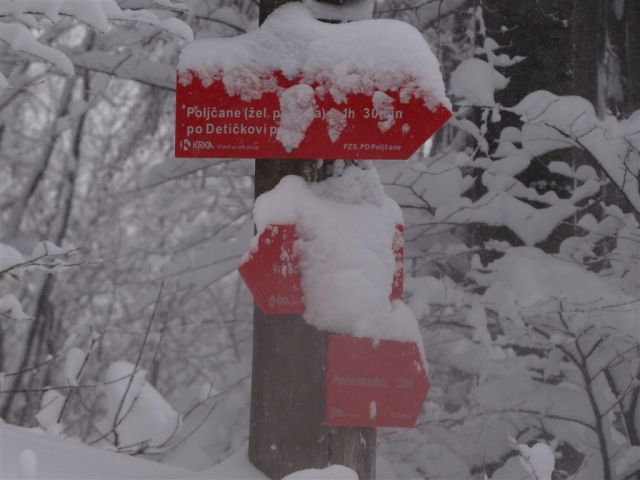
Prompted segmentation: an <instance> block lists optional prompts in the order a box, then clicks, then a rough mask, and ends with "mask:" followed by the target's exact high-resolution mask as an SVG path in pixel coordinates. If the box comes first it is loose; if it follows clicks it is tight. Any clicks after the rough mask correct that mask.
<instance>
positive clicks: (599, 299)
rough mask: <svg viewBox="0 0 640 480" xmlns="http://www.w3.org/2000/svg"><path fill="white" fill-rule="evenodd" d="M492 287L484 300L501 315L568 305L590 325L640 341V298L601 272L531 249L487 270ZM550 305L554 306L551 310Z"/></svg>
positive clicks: (509, 253) (510, 254)
mask: <svg viewBox="0 0 640 480" xmlns="http://www.w3.org/2000/svg"><path fill="white" fill-rule="evenodd" d="M487 268H488V269H489V270H490V271H491V272H492V273H491V274H489V276H488V277H487V280H489V283H490V285H491V286H490V287H489V288H488V289H487V291H486V292H485V294H484V301H485V302H487V304H489V305H493V306H494V308H495V309H496V310H497V311H498V312H499V314H500V316H504V317H511V318H514V319H517V318H520V315H521V313H522V312H524V311H526V309H533V310H534V311H536V312H539V313H544V311H545V309H551V310H550V311H553V310H556V311H557V309H558V307H557V305H556V304H557V303H558V302H561V303H562V304H564V305H565V306H566V307H569V306H571V307H572V308H573V307H576V306H577V307H578V308H580V309H582V310H584V311H585V312H586V313H585V314H587V313H588V316H589V320H590V322H594V323H599V324H600V325H601V326H604V325H605V324H611V325H615V327H616V328H617V329H618V330H620V331H622V332H624V333H626V334H627V335H629V336H630V337H632V338H640V305H639V304H638V302H637V299H635V298H634V297H631V296H628V295H626V294H624V293H623V292H621V291H620V290H618V289H617V288H614V287H612V286H611V285H609V284H608V283H607V282H606V281H605V280H604V279H603V278H601V277H599V276H598V275H596V274H595V273H592V272H588V271H585V270H584V268H582V267H580V266H579V265H575V264H574V263H572V262H569V261H563V260H560V259H558V258H557V257H554V256H552V255H548V254H546V253H544V252H543V251H542V250H539V249H537V248H530V247H518V248H511V249H509V250H508V251H507V253H506V254H505V255H504V256H503V257H502V258H500V259H498V260H496V261H495V262H493V263H491V264H489V265H488V267H487ZM545 304H548V306H546V307H545Z"/></svg>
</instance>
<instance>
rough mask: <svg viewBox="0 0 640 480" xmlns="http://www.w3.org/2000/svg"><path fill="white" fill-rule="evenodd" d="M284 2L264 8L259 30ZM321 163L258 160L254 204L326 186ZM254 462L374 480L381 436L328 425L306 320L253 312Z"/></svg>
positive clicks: (323, 350) (279, 470) (316, 335)
mask: <svg viewBox="0 0 640 480" xmlns="http://www.w3.org/2000/svg"><path fill="white" fill-rule="evenodd" d="M283 3H286V2H282V1H281V0H261V1H260V23H262V22H263V21H264V20H265V19H266V18H267V16H268V15H269V14H270V13H271V12H272V11H273V10H274V9H275V8H277V7H278V6H280V5H282V4H283ZM317 164H318V162H317V160H311V159H310V160H281V159H269V160H264V159H262V160H256V167H255V196H256V198H257V197H258V196H259V195H261V194H262V193H264V192H267V191H269V190H271V189H273V188H274V187H275V186H276V185H277V184H278V182H279V181H280V179H282V178H283V177H284V176H286V175H299V176H301V177H303V178H304V179H305V180H307V181H320V180H322V178H323V176H324V170H322V169H320V168H318V165H317ZM253 328H254V333H253V370H252V377H251V423H250V433H249V459H250V460H251V462H252V463H253V464H254V465H255V466H256V467H257V468H258V469H260V470H261V471H262V472H264V473H265V474H266V475H267V476H268V477H269V478H272V479H277V480H279V479H281V478H283V477H284V476H286V475H288V474H290V473H292V472H295V471H298V470H303V469H307V468H324V467H326V466H328V465H331V464H340V465H345V466H347V467H350V468H352V469H353V470H355V472H356V473H357V474H358V478H359V479H360V480H367V479H373V478H375V451H376V429H375V428H363V427H328V426H325V425H323V423H322V422H323V418H324V401H325V376H326V373H325V372H326V366H327V338H328V335H327V333H326V332H322V331H320V330H318V329H317V328H316V327H314V326H312V325H309V324H308V323H306V322H305V321H304V319H303V318H302V315H265V314H263V313H262V311H261V310H260V308H257V307H256V308H255V309H254V322H253Z"/></svg>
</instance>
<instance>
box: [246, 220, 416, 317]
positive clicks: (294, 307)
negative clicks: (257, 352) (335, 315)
mask: <svg viewBox="0 0 640 480" xmlns="http://www.w3.org/2000/svg"><path fill="white" fill-rule="evenodd" d="M402 232H403V226H402V225H396V232H395V237H394V240H393V253H394V256H395V260H396V271H395V273H394V275H393V283H392V285H391V296H390V299H391V300H399V299H402V294H403V269H402V259H403V251H404V242H403V238H402ZM297 239H298V237H297V235H296V227H295V225H270V226H269V227H267V228H266V229H265V230H264V232H262V233H261V234H260V237H258V246H257V247H256V248H255V249H254V250H253V251H251V253H250V254H249V257H248V258H247V259H246V261H244V262H243V263H242V265H240V267H239V268H238V270H239V272H240V276H241V277H242V278H243V279H244V281H245V283H246V284H247V286H248V287H249V290H251V293H252V294H253V298H254V299H255V301H256V303H257V304H258V307H260V310H262V313H264V314H265V315H278V314H280V315H288V314H293V313H304V300H303V296H302V287H301V279H302V277H301V275H300V265H299V261H298V257H297V256H296V255H295V253H294V248H293V244H294V242H295V241H296V240H297Z"/></svg>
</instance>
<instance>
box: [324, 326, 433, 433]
mask: <svg viewBox="0 0 640 480" xmlns="http://www.w3.org/2000/svg"><path fill="white" fill-rule="evenodd" d="M326 389H327V390H326V403H325V416H324V422H325V423H326V424H327V425H337V426H350V427H413V426H415V423H416V421H417V419H418V415H419V414H420V409H421V408H422V404H423V402H424V399H425V397H426V395H427V392H428V390H429V383H428V378H427V373H426V371H425V369H424V365H423V363H422V358H421V356H420V352H419V350H418V346H417V345H416V344H415V343H413V342H399V341H395V340H380V341H378V342H375V341H374V340H372V339H370V338H357V337H349V336H343V335H331V336H329V345H328V363H327V381H326Z"/></svg>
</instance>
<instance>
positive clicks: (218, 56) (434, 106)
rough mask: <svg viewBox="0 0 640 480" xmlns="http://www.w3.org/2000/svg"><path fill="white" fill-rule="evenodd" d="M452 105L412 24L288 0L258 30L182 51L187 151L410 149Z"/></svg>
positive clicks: (383, 154)
mask: <svg viewBox="0 0 640 480" xmlns="http://www.w3.org/2000/svg"><path fill="white" fill-rule="evenodd" d="M450 109H451V105H450V103H449V100H448V99H447V97H446V96H445V94H444V85H443V82H442V77H441V75H440V70H439V64H438V62H437V60H436V59H435V57H434V55H433V53H432V52H431V50H430V49H429V47H428V45H427V44H426V43H425V41H424V39H423V37H422V36H421V35H420V33H419V32H418V31H417V30H415V29H414V28H413V27H411V26H409V25H407V24H405V23H403V22H400V21H396V20H363V21H359V22H353V23H349V24H338V25H335V24H327V23H322V22H319V21H317V20H315V19H314V18H313V17H312V16H311V14H310V12H309V11H308V10H306V8H305V7H304V6H302V5H300V4H288V5H285V6H283V7H281V8H279V9H278V10H276V11H275V12H274V13H273V14H272V15H271V16H269V18H268V19H267V20H266V22H265V23H264V24H263V25H262V26H261V27H260V28H259V29H258V30H256V31H253V32H250V33H247V34H244V35H240V36H237V37H233V38H221V39H207V40H198V41H196V42H193V43H191V44H190V45H188V46H187V47H186V48H185V49H184V50H183V51H182V54H181V55H180V62H179V65H178V82H177V87H176V157H236V158H301V159H304V158H326V159H335V158H348V159H359V158H367V159H406V158H408V157H409V156H411V155H412V154H413V153H414V152H415V151H416V150H417V149H418V148H419V147H420V146H421V145H422V144H423V143H424V142H425V141H426V140H427V139H428V138H429V137H430V136H431V135H433V134H434V133H435V131H436V130H438V129H439V128H440V127H441V126H442V125H443V124H444V123H445V122H446V121H447V120H448V119H449V117H450V116H451V112H450Z"/></svg>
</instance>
